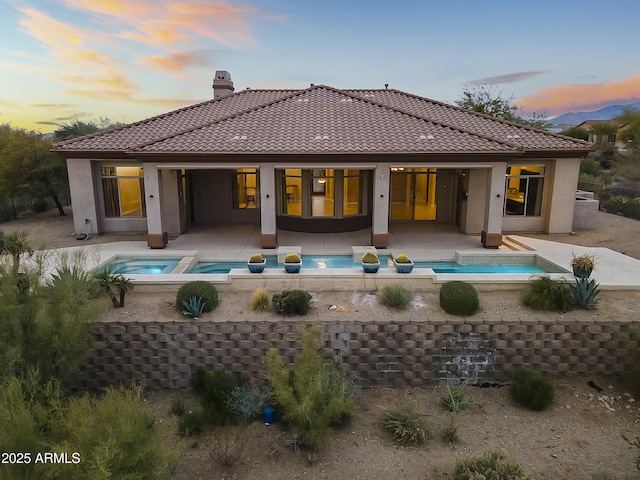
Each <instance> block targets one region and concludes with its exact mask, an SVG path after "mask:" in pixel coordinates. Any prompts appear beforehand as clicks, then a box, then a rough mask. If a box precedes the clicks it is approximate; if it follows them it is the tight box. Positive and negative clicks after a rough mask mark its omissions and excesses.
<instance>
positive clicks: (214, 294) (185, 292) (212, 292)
mask: <svg viewBox="0 0 640 480" xmlns="http://www.w3.org/2000/svg"><path fill="white" fill-rule="evenodd" d="M191 297H196V298H202V303H203V307H202V311H203V312H210V311H212V310H213V309H214V308H216V307H217V306H218V290H217V289H216V287H214V286H213V285H212V284H211V283H209V282H205V281H203V280H197V281H195V282H189V283H185V284H184V285H183V286H182V287H180V290H178V295H177V296H176V309H177V310H178V311H179V312H182V310H183V309H184V303H183V302H186V303H189V299H190V298H191Z"/></svg>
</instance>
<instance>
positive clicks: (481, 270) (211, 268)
mask: <svg viewBox="0 0 640 480" xmlns="http://www.w3.org/2000/svg"><path fill="white" fill-rule="evenodd" d="M379 258H380V269H381V270H383V269H387V268H389V269H393V268H394V265H393V261H392V259H391V256H390V255H380V257H379ZM265 259H266V260H267V263H266V266H265V267H266V268H279V269H282V265H279V264H278V259H277V256H276V255H266V256H265ZM414 263H415V268H431V269H433V271H434V272H435V273H460V274H469V273H478V274H492V273H507V274H508V273H520V274H530V275H535V274H542V273H552V272H557V270H546V269H545V268H543V267H541V266H539V265H536V264H534V263H519V264H515V263H511V264H502V263H489V264H483V265H477V264H473V265H467V264H459V263H456V262H452V261H448V262H442V261H418V262H414ZM232 268H243V269H246V268H247V264H246V262H228V261H212V262H198V263H197V264H196V265H194V266H193V267H192V268H191V269H190V270H189V271H187V272H185V273H200V274H203V273H205V274H206V273H218V274H225V273H229V271H230V270H231V269H232ZM302 268H303V269H305V268H311V269H315V268H318V269H326V268H358V269H359V268H361V263H360V261H356V262H354V261H353V256H352V255H303V256H302Z"/></svg>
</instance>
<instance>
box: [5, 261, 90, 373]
mask: <svg viewBox="0 0 640 480" xmlns="http://www.w3.org/2000/svg"><path fill="white" fill-rule="evenodd" d="M85 259H86V257H85V256H84V254H78V255H75V256H65V255H63V256H62V258H61V259H60V262H59V265H58V266H57V267H56V270H55V272H54V273H53V274H52V277H51V278H46V275H45V274H44V265H45V262H46V259H45V257H44V256H43V255H42V254H40V253H36V254H34V256H33V257H32V261H31V262H29V263H25V264H24V265H22V266H21V267H20V268H21V271H20V272H19V273H18V274H17V275H18V276H17V277H16V275H15V274H14V271H13V268H12V266H10V265H7V264H6V263H3V262H0V376H1V375H17V376H19V377H21V376H23V375H24V374H25V372H27V371H28V370H29V368H37V369H38V370H39V378H40V379H41V380H42V382H43V383H46V382H47V381H48V380H49V379H54V378H55V379H57V380H60V381H61V382H62V383H63V384H66V383H67V382H68V381H71V380H72V379H73V376H74V375H75V373H76V372H77V370H78V368H79V367H80V365H82V364H83V363H84V361H85V359H86V356H87V354H88V352H89V351H90V349H91V332H92V331H93V328H94V325H95V321H96V319H97V318H98V316H99V314H100V311H101V310H102V308H103V306H102V305H100V303H99V301H98V300H96V298H95V297H96V293H97V290H96V283H95V282H94V281H93V278H92V276H91V275H89V274H87V273H86V272H85V271H84V269H83V267H82V264H83V263H84V260H85ZM24 279H27V281H26V282H25V281H23V280H24ZM21 285H23V286H24V285H28V287H26V288H22V287H21Z"/></svg>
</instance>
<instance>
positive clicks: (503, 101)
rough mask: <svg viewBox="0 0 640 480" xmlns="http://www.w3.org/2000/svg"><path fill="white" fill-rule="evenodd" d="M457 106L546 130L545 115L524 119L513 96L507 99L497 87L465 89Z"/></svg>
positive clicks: (481, 86) (486, 86)
mask: <svg viewBox="0 0 640 480" xmlns="http://www.w3.org/2000/svg"><path fill="white" fill-rule="evenodd" d="M455 104H456V105H457V106H459V107H462V108H464V109H466V110H471V111H473V112H477V113H483V114H485V115H489V116H491V117H496V118H501V119H502V120H507V121H509V122H514V123H519V124H522V125H526V126H529V127H535V128H541V129H546V123H545V122H544V120H543V118H544V115H542V114H536V113H534V114H533V115H532V116H531V118H530V119H525V118H522V117H521V116H519V115H518V112H519V111H521V110H522V109H521V108H520V107H519V106H517V105H515V104H513V95H512V96H510V97H507V98H505V97H504V96H503V92H502V90H498V87H497V86H495V85H486V84H483V85H476V86H475V87H472V88H469V87H465V88H464V90H463V92H462V97H461V98H460V99H458V100H456V101H455Z"/></svg>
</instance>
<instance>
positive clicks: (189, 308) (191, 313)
mask: <svg viewBox="0 0 640 480" xmlns="http://www.w3.org/2000/svg"><path fill="white" fill-rule="evenodd" d="M182 305H183V306H184V308H185V309H184V310H183V311H182V314H183V315H186V316H187V317H193V318H198V317H199V316H200V315H202V311H203V310H204V306H205V305H206V302H203V301H202V297H189V301H188V302H182Z"/></svg>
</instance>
